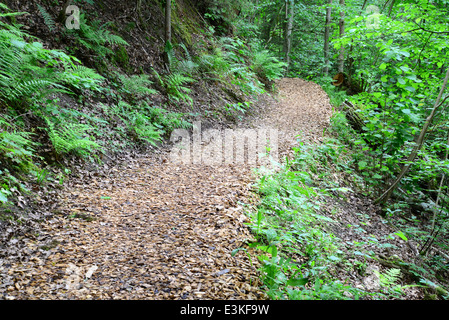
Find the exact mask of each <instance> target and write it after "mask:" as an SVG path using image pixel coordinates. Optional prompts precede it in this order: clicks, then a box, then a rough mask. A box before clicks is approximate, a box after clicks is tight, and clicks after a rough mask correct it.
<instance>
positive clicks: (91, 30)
mask: <svg viewBox="0 0 449 320" xmlns="http://www.w3.org/2000/svg"><path fill="white" fill-rule="evenodd" d="M108 25H109V23H105V24H103V25H100V22H99V21H98V20H97V21H93V22H92V25H89V24H88V23H87V20H86V17H85V15H84V14H81V15H80V29H70V30H67V31H66V32H67V33H69V34H73V35H75V37H76V40H77V41H78V42H79V43H80V44H81V45H82V46H84V47H85V48H87V49H89V50H92V51H94V52H96V53H97V54H98V55H100V56H101V57H103V58H104V57H106V56H107V55H109V54H112V53H113V51H112V50H111V49H110V48H108V47H107V45H123V46H127V45H128V42H126V41H125V40H124V39H123V38H122V37H120V36H118V35H115V34H113V33H111V32H110V31H109V30H107V29H106V28H107V26H108Z"/></svg>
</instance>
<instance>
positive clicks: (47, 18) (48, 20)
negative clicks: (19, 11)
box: [37, 4, 56, 32]
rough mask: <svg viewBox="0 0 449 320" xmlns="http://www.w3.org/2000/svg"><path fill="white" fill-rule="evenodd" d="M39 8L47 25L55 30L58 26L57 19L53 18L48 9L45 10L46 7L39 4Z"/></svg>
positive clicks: (51, 29)
mask: <svg viewBox="0 0 449 320" xmlns="http://www.w3.org/2000/svg"><path fill="white" fill-rule="evenodd" d="M37 9H38V10H39V12H40V13H41V15H42V17H43V18H44V22H45V25H46V26H47V27H48V29H50V31H52V32H53V31H54V30H55V28H56V23H55V20H54V19H53V18H52V16H51V15H50V14H49V13H48V11H47V10H45V8H44V7H42V6H40V5H39V4H37Z"/></svg>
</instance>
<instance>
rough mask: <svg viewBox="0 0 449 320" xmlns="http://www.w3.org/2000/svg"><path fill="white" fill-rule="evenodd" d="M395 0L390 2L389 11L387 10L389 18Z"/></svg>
mask: <svg viewBox="0 0 449 320" xmlns="http://www.w3.org/2000/svg"><path fill="white" fill-rule="evenodd" d="M394 2H395V0H391V4H390V9H389V10H388V16H389V17H390V16H391V11H392V10H393V7H394Z"/></svg>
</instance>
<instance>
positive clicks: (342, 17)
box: [338, 0, 345, 73]
mask: <svg viewBox="0 0 449 320" xmlns="http://www.w3.org/2000/svg"><path fill="white" fill-rule="evenodd" d="M340 6H341V9H340V38H342V37H343V35H344V34H345V11H344V6H345V0H340ZM344 64H345V48H344V46H343V45H342V46H341V48H340V54H339V55H338V72H340V73H343V71H344Z"/></svg>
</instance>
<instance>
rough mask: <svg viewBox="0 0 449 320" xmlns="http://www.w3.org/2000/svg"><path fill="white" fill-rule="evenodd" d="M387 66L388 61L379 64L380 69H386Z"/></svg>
mask: <svg viewBox="0 0 449 320" xmlns="http://www.w3.org/2000/svg"><path fill="white" fill-rule="evenodd" d="M386 68H387V64H386V63H382V64H381V65H380V66H379V69H380V70H385V69H386Z"/></svg>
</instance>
